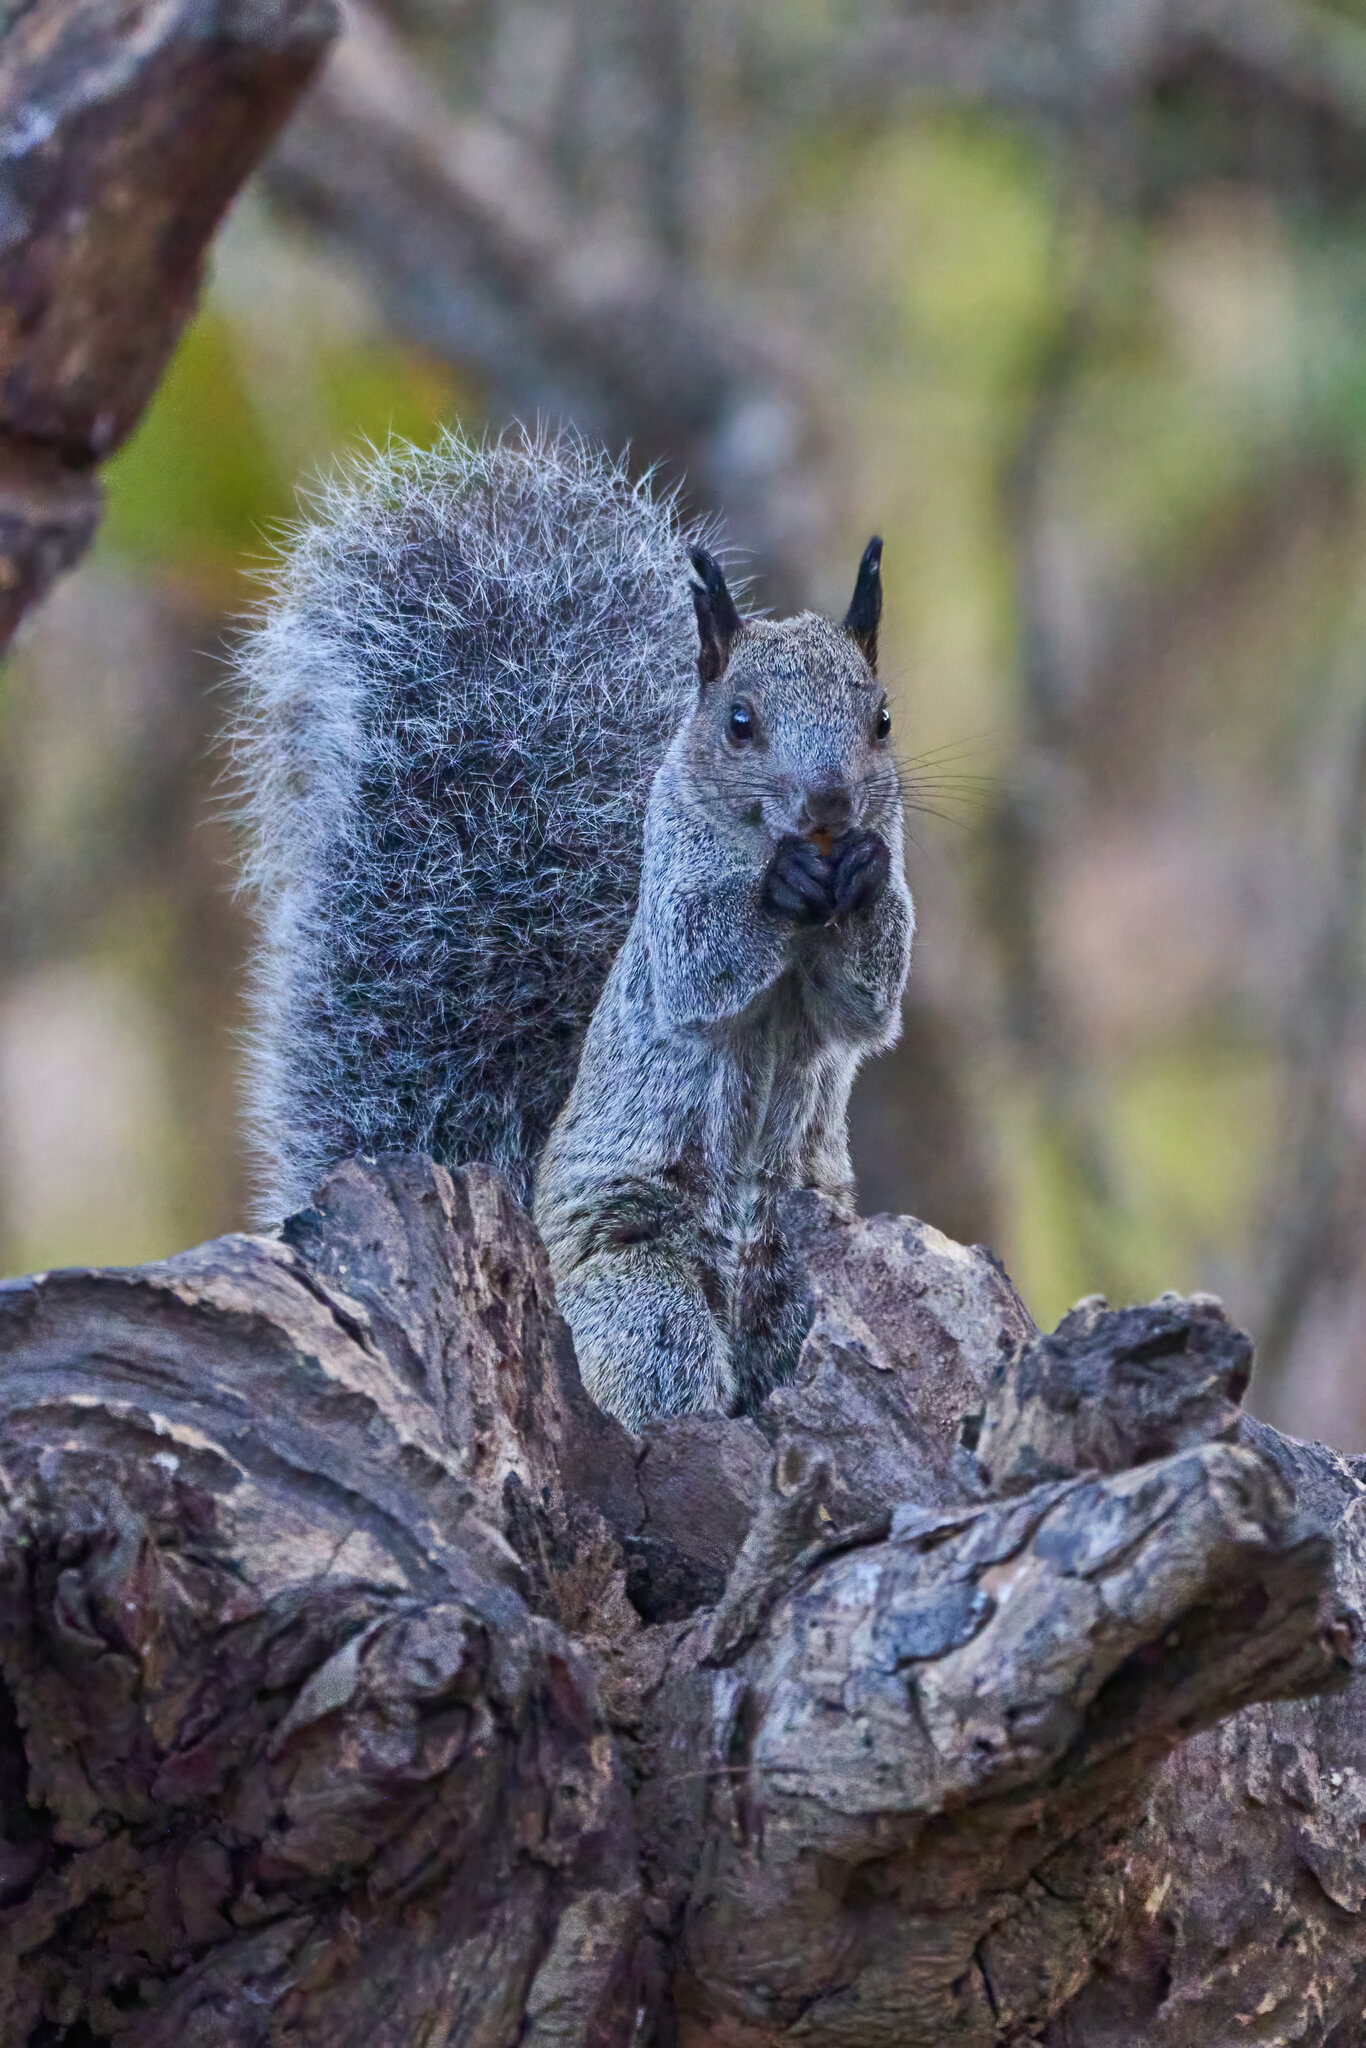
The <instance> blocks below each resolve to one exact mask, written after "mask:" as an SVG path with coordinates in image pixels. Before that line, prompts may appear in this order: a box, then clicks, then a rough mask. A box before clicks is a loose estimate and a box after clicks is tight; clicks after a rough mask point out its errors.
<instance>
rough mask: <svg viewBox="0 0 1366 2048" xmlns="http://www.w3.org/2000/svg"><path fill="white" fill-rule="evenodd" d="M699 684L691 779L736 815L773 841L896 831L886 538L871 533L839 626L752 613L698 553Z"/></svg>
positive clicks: (690, 737) (690, 743) (810, 615)
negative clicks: (881, 663) (883, 659)
mask: <svg viewBox="0 0 1366 2048" xmlns="http://www.w3.org/2000/svg"><path fill="white" fill-rule="evenodd" d="M691 554H692V564H693V569H694V572H695V580H694V582H693V586H692V593H693V603H694V605H695V607H696V610H697V629H698V636H699V640H700V648H699V652H698V657H697V671H698V675H699V677H700V679H701V689H700V691H699V694H698V700H697V704H696V707H695V709H694V711H693V715H692V718H691V719H690V720H689V723H688V726H687V728H686V738H685V742H684V744H685V747H686V758H687V764H688V769H689V776H690V780H691V781H692V783H693V786H694V787H695V788H698V789H700V790H701V791H702V792H703V794H704V796H705V799H706V801H707V803H708V804H709V805H711V804H720V805H721V806H723V807H724V809H725V811H726V812H728V813H729V814H730V816H731V821H732V822H733V823H734V824H736V825H738V826H744V827H755V828H758V829H761V830H763V831H764V832H765V833H766V835H767V836H768V837H770V838H772V839H774V840H777V839H781V838H783V837H784V836H785V835H787V834H788V833H794V832H795V833H805V834H806V835H807V836H808V837H811V838H814V839H816V840H817V841H818V843H820V842H822V841H823V842H824V843H825V845H826V847H827V850H828V843H829V841H830V840H831V839H835V838H838V837H839V836H840V834H841V833H843V832H846V831H849V830H851V829H853V828H857V827H867V828H869V829H871V830H873V831H878V830H882V831H884V832H885V831H886V830H887V829H888V828H889V827H890V825H891V823H892V821H893V819H894V817H895V816H896V814H897V811H898V808H899V804H900V782H899V778H898V775H897V769H896V762H895V760H894V758H893V755H892V751H891V731H892V721H891V714H890V712H889V711H888V708H887V696H886V692H885V691H884V690H883V688H882V686H881V684H880V683H879V682H878V679H877V632H878V622H879V620H880V618H881V615H882V577H881V563H882V542H881V541H880V540H878V539H876V538H874V539H873V540H870V541H869V543H868V546H867V548H866V549H865V550H864V555H863V560H862V561H861V562H860V563H859V570H858V579H857V581H856V583H855V585H854V596H853V601H852V603H851V604H850V606H849V610H848V611H847V613H846V614H845V616H844V619H843V621H842V622H841V624H839V625H835V624H834V623H833V621H832V620H830V619H823V618H821V617H819V616H818V615H817V614H816V613H815V612H802V613H801V614H800V615H799V616H798V617H797V618H795V619H783V620H778V621H774V620H769V619H748V620H746V619H742V618H741V616H740V614H739V612H738V611H737V609H736V607H735V602H734V599H733V598H732V597H731V594H730V592H729V591H728V590H727V588H726V579H725V577H724V575H723V574H722V572H721V566H720V564H719V563H718V562H717V561H716V560H715V559H714V557H713V556H711V555H709V554H707V553H706V552H705V550H703V549H702V548H694V549H693V550H692V551H691Z"/></svg>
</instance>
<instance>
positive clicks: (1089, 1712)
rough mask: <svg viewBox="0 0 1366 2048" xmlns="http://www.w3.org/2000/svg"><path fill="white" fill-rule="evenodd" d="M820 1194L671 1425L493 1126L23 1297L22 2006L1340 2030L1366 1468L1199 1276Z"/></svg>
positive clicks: (873, 2034) (676, 2024)
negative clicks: (746, 1326) (1075, 1272)
mask: <svg viewBox="0 0 1366 2048" xmlns="http://www.w3.org/2000/svg"><path fill="white" fill-rule="evenodd" d="M790 1220H791V1222H792V1226H793V1229H794V1232H795V1234H796V1236H797V1238H798V1241H799V1242H800V1244H801V1246H802V1250H803V1256H804V1257H805V1260H806V1263H807V1268H808V1272H809V1274H810V1277H811V1283H812V1297H813V1321H812V1327H811V1331H810V1335H809V1337H808V1340H807V1344H806V1348H805V1351H804V1353H803V1358H802V1363H801V1368H800V1370H799V1373H798V1377H797V1380H796V1383H795V1384H794V1385H793V1386H791V1387H789V1388H786V1389H784V1390H782V1391H781V1392H780V1393H779V1394H777V1395H775V1396H774V1397H773V1398H772V1400H771V1401H770V1403H769V1405H768V1407H767V1408H766V1409H765V1411H764V1412H763V1413H761V1414H760V1415H759V1416H758V1417H756V1418H754V1419H753V1420H745V1419H740V1420H725V1419H723V1418H720V1417H688V1418H675V1419H673V1420H661V1421H659V1422H657V1423H655V1424H652V1425H651V1426H650V1428H649V1429H648V1430H647V1431H646V1432H645V1434H644V1435H643V1436H642V1437H641V1438H632V1437H630V1436H628V1435H627V1433H626V1432H625V1431H624V1430H622V1429H621V1428H620V1427H619V1426H618V1425H617V1424H616V1423H614V1422H612V1421H611V1420H610V1419H609V1418H607V1417H604V1416H602V1415H601V1414H599V1413H598V1411H597V1410H595V1409H594V1408H593V1407H592V1405H591V1403H589V1402H588V1401H587V1399H586V1397H585V1396H584V1394H583V1391H582V1388H581V1387H580V1385H579V1382H578V1376H577V1371H576V1369H575V1366H574V1361H573V1354H572V1348H571V1346H570V1344H569V1341H568V1337H567V1333H566V1331H565V1329H564V1326H563V1324H562V1323H561V1322H560V1319H559V1317H558V1316H557V1314H556V1312H555V1309H554V1304H553V1299H552V1297H551V1293H550V1288H549V1282H548V1278H547V1271H546V1266H545V1261H544V1257H543V1254H542V1252H541V1249H540V1246H539V1244H538V1242H537V1239H536V1237H535V1233H534V1231H533V1229H532V1227H531V1225H530V1224H529V1222H528V1221H527V1219H526V1218H525V1217H524V1216H523V1215H522V1214H521V1212H520V1211H518V1210H517V1209H516V1208H515V1206H514V1205H513V1204H512V1203H511V1202H510V1200H509V1199H508V1197H507V1196H506V1193H505V1192H504V1190H503V1189H502V1187H501V1184H500V1183H499V1182H498V1181H497V1180H496V1178H495V1177H494V1176H492V1175H491V1174H489V1173H487V1172H485V1171H484V1170H483V1169H480V1168H471V1169H468V1170H466V1171H464V1172H462V1173H457V1174H451V1173H448V1172H447V1171H445V1170H444V1169H442V1168H440V1167H435V1166H433V1165H432V1164H431V1163H430V1162H429V1161H424V1160H406V1159H400V1158H386V1159H384V1160H381V1161H379V1162H378V1163H372V1164H365V1163H361V1162H355V1161H353V1162H349V1163H348V1164H347V1165H345V1166H343V1167H341V1168H339V1169H338V1170H337V1171H336V1172H335V1173H334V1174H333V1175H332V1176H331V1177H330V1178H329V1180H328V1181H327V1183H326V1184H325V1185H324V1187H323V1188H322V1189H321V1190H320V1191H319V1194H318V1196H317V1198H316V1201H315V1206H314V1207H313V1208H312V1209H310V1210H307V1211H305V1212H303V1213H302V1214H301V1215H300V1216H297V1217H295V1218H292V1219H291V1220H290V1222H289V1223H288V1224H287V1225H286V1227H285V1230H284V1233H283V1235H282V1236H281V1237H280V1238H278V1239H272V1238H240V1237H239V1238H227V1239H224V1240H222V1241H220V1242H219V1243H216V1244H212V1245H207V1246H204V1247H201V1248H200V1249H199V1250H198V1251H195V1252H189V1253H186V1254H184V1255H183V1256H181V1257H179V1258H176V1259H172V1260H169V1261H167V1262H166V1263H165V1264H163V1265H160V1266H152V1267H147V1268H143V1269H140V1270H138V1271H135V1272H131V1273H104V1274H99V1273H94V1274H92V1273H80V1272H76V1273H59V1274H51V1275H44V1276H38V1277H37V1278H35V1279H33V1280H30V1281H23V1282H16V1283H12V1284H11V1285H10V1286H9V1287H7V1288H6V1289H5V1290H4V1291H3V1293H0V1357H2V1358H3V1366H4V1369H3V1373H0V1468H2V1469H3V1488H4V1496H3V1512H4V1520H3V1525H2V1526H0V1565H2V1567H3V1569H2V1570H0V1678H3V1694H2V1695H0V1701H2V1702H3V1707H4V1711H3V1713H2V1714H0V1818H2V1819H3V1830H4V1840H3V1844H0V1966H2V1967H0V2035H2V2036H3V2038H4V2040H5V2041H6V2042H7V2043H8V2042H11V2041H12V2042H14V2043H15V2044H16V2048H19V2044H33V2048H37V2044H38V2043H39V2042H47V2041H55V2040H60V2039H63V2038H69V2039H71V2040H73V2041H76V2042H85V2043H87V2048H88V2043H89V2041H90V2040H91V2039H92V2038H93V2039H95V2040H100V2041H106V2042H111V2043H116V2042H130V2043H131V2042H136V2043H139V2044H143V2043H150V2044H157V2043H162V2042H165V2043H170V2042H171V2041H172V2040H173V2039H174V2040H175V2041H176V2042H178V2043H180V2042H186V2041H188V2042H191V2043H195V2044H204V2048H208V2044H218V2043H229V2042H231V2043H233V2044H237V2043H239V2042H242V2043H277V2042H278V2043H285V2042H299V2043H305V2042H307V2043H314V2042H316V2043H323V2042H328V2043H333V2042H338V2043H347V2042H356V2043H360V2042H362V2041H365V2042H379V2043H382V2044H386V2048H399V2044H403V2048H408V2044H415V2043H417V2042H423V2043H457V2042H458V2043H476V2042H477V2043H479V2044H480V2048H498V2044H503V2043H507V2044H512V2043H514V2042H522V2041H534V2042H538V2043H550V2042H554V2043H564V2044H569V2043H580V2042H581V2043H585V2044H587V2043H593V2044H601V2048H609V2044H617V2043H621V2044H625V2043H627V2042H631V2041H637V2042H644V2041H648V2040H660V2041H669V2040H676V2041H679V2042H683V2043H687V2042H698V2043H701V2042H703V2041H706V2042H709V2043H732V2044H736V2048H741V2044H743V2048H759V2044H770V2043H778V2042H785V2041H789V2040H790V2041H793V2042H797V2041H801V2042H803V2043H807V2044H815V2048H820V2044H827V2043H828V2044H831V2048H846V2044H848V2048H852V2044H859V2048H864V2044H876V2043H879V2042H887V2043H891V2042H897V2043H915V2042H923V2043H926V2044H929V2043H938V2042H941V2041H947V2040H955V2041H964V2042H972V2043H981V2044H987V2043H992V2042H997V2041H1005V2040H1010V2039H1016V2038H1020V2039H1023V2038H1045V2039H1047V2040H1049V2041H1052V2042H1054V2043H1056V2044H1062V2043H1067V2044H1078V2043H1086V2044H1102V2043H1105V2044H1108V2043H1111V2042H1117V2041H1119V2040H1134V2039H1139V2038H1141V2039H1143V2040H1145V2041H1147V2040H1154V2041H1170V2042H1172V2043H1176V2042H1181V2043H1183V2044H1189V2043H1197V2042H1200V2041H1205V2040H1208V2041H1211V2042H1216V2041H1224V2040H1226V2039H1230V2038H1243V2037H1244V2030H1245V2029H1246V2028H1247V2027H1248V2026H1249V2025H1255V2028H1256V2029H1257V2031H1253V2032H1251V2033H1248V2034H1247V2035H1246V2037H1247V2038H1250V2039H1257V2040H1259V2041H1272V2040H1287V2041H1288V2040H1290V2039H1296V2040H1304V2041H1319V2042H1323V2043H1327V2042H1329V2041H1330V2040H1331V2041H1333V2042H1334V2043H1335V2044H1337V2048H1345V2044H1346V2042H1347V2041H1349V2040H1353V2039H1355V2038H1356V2036H1355V2035H1354V2034H1352V2032H1351V2031H1350V2029H1351V2027H1353V2026H1355V2025H1356V2024H1357V2023H1358V2019H1359V2015H1360V2010H1361V2006H1362V2004H1363V2002H1364V1995H1363V1993H1362V1991H1361V1990H1360V1989H1359V1988H1358V1979H1359V1976H1360V1977H1361V1978H1362V1980H1363V1981H1366V1940H1363V1938H1362V1930H1361V1928H1360V1924H1359V1923H1360V1921H1361V1919H1362V1914H1361V1906H1362V1901H1363V1899H1364V1898H1366V1854H1363V1849H1362V1834H1361V1825H1362V1823H1361V1815H1362V1812H1363V1811H1366V1776H1363V1775H1361V1774H1359V1772H1358V1767H1357V1763H1356V1758H1357V1757H1358V1755H1359V1754H1360V1751H1361V1747H1362V1741H1363V1730H1364V1729H1366V1700H1364V1699H1363V1693H1362V1681H1361V1679H1360V1678H1358V1677H1357V1676H1356V1675H1355V1664H1356V1659H1357V1654H1358V1651H1357V1643H1358V1634H1359V1629H1360V1616H1361V1609H1362V1588H1361V1572H1360V1562H1359V1550H1360V1540H1361V1539H1360V1529H1361V1517H1362V1513H1363V1510H1362V1508H1361V1499H1362V1492H1363V1489H1362V1487H1361V1485H1360V1484H1359V1482H1358V1481H1357V1479H1356V1477H1355V1475H1354V1473H1353V1471H1352V1470H1351V1469H1350V1467H1349V1466H1348V1465H1347V1464H1346V1463H1345V1462H1344V1461H1342V1460H1340V1459H1336V1458H1334V1457H1333V1455H1332V1454H1331V1453H1328V1452H1324V1451H1322V1450H1319V1449H1318V1448H1317V1447H1312V1446H1297V1445H1293V1444H1290V1443H1288V1442H1287V1441H1286V1440H1284V1439H1282V1438H1279V1437H1277V1436H1276V1435H1275V1434H1274V1432H1271V1431H1269V1430H1266V1429H1264V1428H1262V1427H1260V1426H1259V1425H1255V1424H1249V1423H1247V1422H1245V1421H1243V1420H1242V1419H1241V1417H1240V1415H1239V1411H1238V1408H1237V1400H1238V1397H1239V1395H1240V1394H1241V1390H1242V1386H1243V1383H1244V1381H1245V1378H1246V1366H1247V1349H1246V1342H1245V1340H1244V1339H1242V1338H1241V1337H1240V1336H1239V1334H1238V1333H1237V1332H1235V1331H1232V1330H1231V1329H1230V1328H1229V1326H1228V1324H1227V1323H1226V1322H1225V1321H1224V1319H1223V1316H1222V1312H1221V1311H1220V1310H1219V1309H1218V1307H1217V1304H1214V1303H1213V1302H1211V1301H1210V1300H1208V1299H1207V1298H1200V1297H1197V1298H1195V1299H1194V1300H1192V1301H1190V1302H1182V1301H1178V1300H1176V1299H1175V1298H1173V1297H1168V1298H1164V1300H1163V1301H1162V1302H1160V1303H1157V1304H1154V1305H1153V1307H1151V1308H1149V1309H1142V1310H1128V1311H1124V1312H1122V1313H1117V1314H1111V1313H1110V1312H1108V1311H1106V1310H1105V1309H1103V1307H1101V1306H1100V1305H1099V1304H1096V1303H1091V1304H1087V1305H1084V1306H1083V1308H1082V1309H1081V1310H1079V1311H1078V1312H1076V1313H1075V1314H1074V1316H1073V1317H1071V1318H1069V1319H1067V1320H1066V1321H1065V1322H1064V1324H1063V1325H1062V1326H1061V1328H1060V1330H1059V1331H1058V1332H1057V1333H1055V1335H1054V1336H1052V1337H1051V1338H1047V1339H1041V1338H1039V1337H1038V1336H1037V1334H1036V1333H1035V1332H1034V1331H1033V1329H1032V1326H1031V1325H1030V1323H1029V1319H1028V1317H1027V1316H1026V1314H1025V1312H1024V1310H1023V1308H1022V1307H1021V1305H1020V1303H1019V1300H1018V1298H1017V1297H1016V1296H1015V1294H1014V1291H1013V1290H1012V1289H1011V1287H1010V1285H1009V1283H1008V1281H1006V1280H1005V1278H1004V1277H1003V1276H1002V1275H1001V1273H1000V1272H999V1269H997V1268H996V1267H995V1266H994V1265H993V1264H992V1263H991V1261H990V1260H989V1259H988V1258H987V1257H986V1256H985V1255H984V1254H982V1253H980V1252H970V1251H967V1250H965V1249H964V1248H962V1247H961V1246H956V1245H953V1244H951V1243H949V1242H948V1240H946V1239H944V1238H942V1237H940V1236H939V1235H938V1233H937V1232H934V1231H931V1230H928V1229H926V1228H925V1227H924V1226H922V1225H919V1224H915V1223H911V1222H909V1221H905V1220H895V1219H890V1218H877V1219H874V1220H873V1221H871V1222H859V1221H856V1220H854V1219H852V1218H850V1217H847V1216H844V1215H842V1214H839V1213H837V1212H834V1211H832V1210H831V1209H830V1208H829V1207H828V1206H826V1205H824V1204H823V1203H821V1202H819V1201H817V1200H816V1199H815V1198H813V1197H809V1196H804V1197H800V1198H798V1199H797V1200H796V1201H795V1202H794V1203H793V1205H792V1212H791V1219H790ZM1230 1717H1232V1718H1230ZM1248 1859H1252V1860H1251V1861H1249V1860H1248ZM1269 1916H1274V1917H1269ZM1281 1936H1283V1937H1284V1939H1278V1937H1281ZM1117 2015H1119V2016H1120V2017H1117ZM1344 2028H1347V2029H1348V2031H1347V2032H1343V2031H1342V2030H1343V2029H1344ZM1126 2029H1127V2031H1126ZM83 2030H84V2031H83ZM1335 2030H1337V2031H1335Z"/></svg>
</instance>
